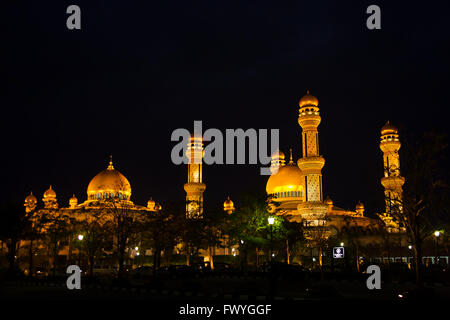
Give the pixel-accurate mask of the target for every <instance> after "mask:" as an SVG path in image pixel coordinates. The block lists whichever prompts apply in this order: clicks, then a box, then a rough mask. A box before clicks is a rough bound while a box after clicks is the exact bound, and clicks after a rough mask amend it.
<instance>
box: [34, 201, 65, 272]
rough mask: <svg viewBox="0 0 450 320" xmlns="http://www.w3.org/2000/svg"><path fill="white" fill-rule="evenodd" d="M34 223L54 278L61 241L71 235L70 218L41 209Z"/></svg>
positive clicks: (55, 211) (57, 212)
mask: <svg viewBox="0 0 450 320" xmlns="http://www.w3.org/2000/svg"><path fill="white" fill-rule="evenodd" d="M36 221H37V222H38V223H37V224H36V225H35V228H37V229H38V232H39V233H40V234H41V239H42V240H43V242H44V244H46V246H47V248H48V251H49V258H50V259H49V260H51V261H52V274H53V276H55V275H56V268H57V263H58V262H57V260H58V259H57V258H58V252H59V249H60V246H61V241H62V240H65V239H67V238H68V236H69V235H70V234H71V229H70V226H71V221H70V217H69V216H68V215H67V214H64V213H61V212H59V211H58V210H57V209H43V210H41V211H39V214H38V215H37V217H36Z"/></svg>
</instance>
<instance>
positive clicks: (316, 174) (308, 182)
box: [297, 91, 325, 202]
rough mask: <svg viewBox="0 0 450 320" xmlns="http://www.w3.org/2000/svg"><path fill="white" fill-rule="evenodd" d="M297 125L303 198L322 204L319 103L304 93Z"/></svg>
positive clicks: (322, 161) (323, 162) (322, 159)
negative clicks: (299, 132) (301, 153)
mask: <svg viewBox="0 0 450 320" xmlns="http://www.w3.org/2000/svg"><path fill="white" fill-rule="evenodd" d="M299 106H300V109H299V116H298V124H299V125H300V126H301V127H302V150H303V157H302V158H300V159H298V161H297V164H298V167H299V168H300V170H302V173H303V175H304V179H305V198H306V201H307V202H322V201H323V195H322V168H323V166H324V164H325V159H324V158H323V157H322V156H320V154H319V132H318V131H317V127H318V126H319V124H320V120H321V118H320V114H319V107H318V106H319V101H318V100H317V98H316V97H314V96H313V95H310V94H309V91H307V92H306V95H305V96H304V97H303V98H301V99H300V102H299Z"/></svg>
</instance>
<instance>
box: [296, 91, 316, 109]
mask: <svg viewBox="0 0 450 320" xmlns="http://www.w3.org/2000/svg"><path fill="white" fill-rule="evenodd" d="M298 105H299V106H300V108H301V107H303V106H314V107H317V106H319V100H318V99H317V98H316V97H314V96H313V95H311V94H309V90H308V91H306V95H304V96H303V97H302V98H301V99H300V101H299V103H298Z"/></svg>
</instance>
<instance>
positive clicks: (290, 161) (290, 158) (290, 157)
mask: <svg viewBox="0 0 450 320" xmlns="http://www.w3.org/2000/svg"><path fill="white" fill-rule="evenodd" d="M289 152H290V153H291V154H290V156H289V163H290V164H292V163H294V161H293V160H292V148H290V149H289Z"/></svg>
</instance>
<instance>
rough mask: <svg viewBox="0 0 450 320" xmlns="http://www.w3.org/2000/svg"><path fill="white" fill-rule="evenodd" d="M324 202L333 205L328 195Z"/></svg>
mask: <svg viewBox="0 0 450 320" xmlns="http://www.w3.org/2000/svg"><path fill="white" fill-rule="evenodd" d="M325 204H326V205H328V206H332V205H333V200H331V198H330V197H327V198H326V199H325Z"/></svg>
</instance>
